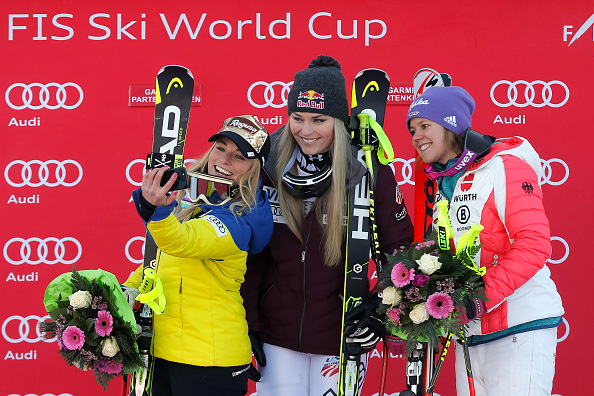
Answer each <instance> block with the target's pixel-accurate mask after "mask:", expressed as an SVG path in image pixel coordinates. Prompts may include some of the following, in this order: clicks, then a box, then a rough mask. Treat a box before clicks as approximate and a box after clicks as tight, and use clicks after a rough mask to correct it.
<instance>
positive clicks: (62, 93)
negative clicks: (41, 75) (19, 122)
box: [4, 82, 84, 110]
mask: <svg viewBox="0 0 594 396" xmlns="http://www.w3.org/2000/svg"><path fill="white" fill-rule="evenodd" d="M68 87H72V89H67V88H68ZM19 88H21V89H22V91H21V95H20V97H19V95H18V91H19ZM54 88H55V89H54ZM13 89H14V90H15V92H16V93H15V94H13V95H12V99H11V95H10V94H11V91H12V90H13ZM67 91H68V93H67ZM77 91H78V93H77ZM34 92H36V93H37V95H34ZM68 95H70V97H71V98H73V99H72V100H70V101H68ZM34 96H36V97H37V98H38V99H39V100H35V99H34ZM75 97H76V99H74V98H75ZM83 97H84V94H83V90H82V88H81V87H80V86H79V85H78V84H76V83H73V82H67V83H64V84H58V83H55V82H51V83H47V84H45V85H44V84H40V83H31V84H29V85H27V84H23V83H14V84H12V85H11V86H10V87H8V89H7V90H6V94H5V95H4V98H5V99H6V104H7V105H8V106H9V107H10V108H11V109H14V110H23V109H31V110H39V109H43V108H46V109H49V110H55V109H59V108H60V107H62V108H64V109H68V110H72V109H75V108H77V107H78V106H79V105H80V104H81V103H82V101H83ZM74 100H76V102H74ZM66 102H69V103H73V104H67V103H66Z"/></svg>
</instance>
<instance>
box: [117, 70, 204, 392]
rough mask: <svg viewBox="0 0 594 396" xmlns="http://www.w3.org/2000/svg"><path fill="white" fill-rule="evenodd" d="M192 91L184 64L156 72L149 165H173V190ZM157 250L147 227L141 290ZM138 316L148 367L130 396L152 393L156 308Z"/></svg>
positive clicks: (148, 284) (147, 285) (146, 287)
mask: <svg viewBox="0 0 594 396" xmlns="http://www.w3.org/2000/svg"><path fill="white" fill-rule="evenodd" d="M193 94H194V77H193V76H192V73H191V72H190V70H188V69H186V68H185V67H183V66H177V65H168V66H164V67H162V68H161V70H159V72H158V73H157V83H156V97H155V121H154V128H153V146H152V151H151V152H150V153H149V154H148V155H147V164H146V168H147V169H155V168H160V167H163V166H168V167H169V168H170V169H169V170H167V171H166V173H165V175H164V176H163V181H162V183H161V185H163V184H165V182H166V180H168V179H169V177H171V175H172V174H173V173H174V172H175V173H177V174H178V179H177V180H176V182H175V184H174V186H173V188H172V190H180V189H183V188H186V187H187V177H186V173H185V168H184V157H183V154H184V147H185V143H186V132H187V128H188V121H189V119H190V106H191V104H192V96H193ZM157 253H158V248H157V245H156V244H155V242H154V241H153V239H152V238H151V236H150V234H149V233H148V231H147V233H146V237H145V244H144V260H143V264H142V267H143V268H142V269H143V274H142V282H141V286H140V291H141V293H146V292H149V291H150V290H151V288H152V286H153V282H152V279H150V275H149V278H147V276H146V275H147V274H151V273H153V274H154V273H155V272H156V270H157V262H158V261H157ZM162 308H164V306H162V307H161V309H162ZM136 316H137V318H136V319H137V323H138V324H139V325H140V326H141V328H142V332H141V335H140V337H139V338H138V348H139V352H140V356H141V358H142V359H143V361H144V363H145V367H144V368H142V369H140V370H138V371H136V372H134V373H132V375H131V380H130V388H129V393H128V394H129V396H151V384H152V370H153V356H152V354H151V350H150V349H151V348H150V346H151V339H152V334H153V332H152V328H153V311H152V310H151V308H150V307H149V305H148V304H142V305H141V307H140V309H139V310H138V311H136Z"/></svg>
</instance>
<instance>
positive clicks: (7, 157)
mask: <svg viewBox="0 0 594 396" xmlns="http://www.w3.org/2000/svg"><path fill="white" fill-rule="evenodd" d="M548 3H550V4H548ZM0 10H1V17H0V20H1V22H0V23H1V28H0V32H1V33H0V42H1V48H2V58H3V62H2V65H1V66H0V70H1V73H0V93H3V94H4V96H3V99H0V109H1V113H0V114H1V115H0V121H1V122H2V126H1V127H0V128H1V130H2V136H3V144H2V145H1V146H0V153H1V156H0V170H2V171H3V176H2V178H0V211H1V217H0V218H1V219H2V229H1V231H0V247H1V248H2V252H3V254H2V256H0V282H1V283H2V285H1V286H2V309H1V311H0V324H1V326H2V327H1V337H0V372H2V373H3V374H2V381H1V382H0V383H1V385H0V389H1V391H0V395H1V396H4V395H72V396H81V395H102V394H104V393H103V392H102V390H101V387H100V386H99V385H98V384H97V383H96V382H95V379H94V377H93V375H92V374H91V373H81V372H80V371H78V370H77V369H75V368H73V367H69V366H67V365H66V364H65V363H64V362H63V361H61V359H60V358H59V357H58V354H57V353H56V352H57V346H56V345H55V343H46V342H43V341H41V340H40V339H39V337H38V334H37V333H36V331H35V326H36V324H37V322H38V321H39V318H43V317H44V316H45V314H46V313H45V311H44V308H43V305H42V297H43V292H44V290H45V286H46V285H47V284H48V283H49V282H50V281H51V280H52V279H53V278H54V277H56V276H57V275H59V274H61V273H63V272H67V271H69V270H70V268H71V265H70V264H71V263H72V262H75V263H76V266H77V268H78V269H94V268H102V269H105V270H108V271H111V272H113V273H115V274H116V275H117V276H118V278H119V279H121V280H123V279H125V278H126V277H127V275H128V274H129V273H130V272H131V271H132V270H133V269H134V268H135V267H136V265H137V264H138V263H139V262H140V260H141V258H142V250H141V249H142V240H143V236H144V229H143V225H142V222H141V221H140V220H139V219H138V218H137V215H136V213H135V211H134V208H133V207H132V205H131V204H130V198H129V197H130V192H131V191H132V190H133V189H134V188H136V186H138V185H139V183H140V180H141V177H142V162H143V160H142V159H143V158H145V155H146V153H147V152H148V151H149V150H150V147H151V134H152V124H153V108H152V107H151V104H150V99H148V100H149V102H144V103H143V102H141V101H142V100H143V99H138V98H137V97H139V96H142V95H139V94H137V93H138V92H140V93H141V94H143V89H142V86H149V87H152V86H153V84H154V79H155V75H156V73H157V71H158V70H159V69H160V68H161V67H162V66H163V65H166V64H180V65H183V66H186V67H188V68H189V69H190V70H191V71H192V73H193V74H194V77H195V79H196V82H197V83H198V84H200V85H201V86H200V87H201V91H197V95H198V96H200V101H198V100H197V102H196V106H194V107H193V108H192V112H191V117H190V123H189V129H188V136H187V137H188V144H187V146H186V154H187V157H188V158H192V157H196V156H199V155H201V154H202V153H203V152H204V151H205V150H206V148H207V145H206V137H207V136H208V135H209V134H212V133H213V132H214V131H216V130H218V128H219V127H220V125H221V123H222V121H223V120H224V119H225V118H226V117H229V116H231V115H239V114H255V115H257V116H258V117H259V118H260V120H261V121H262V122H263V123H264V124H266V126H267V127H268V128H269V130H270V131H274V130H275V129H276V127H277V126H278V125H280V124H282V123H284V122H285V121H286V119H287V114H286V106H285V103H284V100H285V99H286V95H287V93H288V86H289V84H290V83H291V82H292V80H293V75H294V73H295V72H296V71H298V70H300V69H303V68H304V67H306V66H307V65H308V63H309V61H310V60H311V59H313V58H315V57H316V56H317V55H318V54H322V53H323V54H328V55H331V56H334V57H335V58H337V59H338V60H339V61H340V62H341V64H342V67H343V72H344V74H345V76H346V79H347V84H350V81H352V79H353V78H354V76H355V75H356V73H357V72H358V71H359V70H361V69H364V68H369V67H376V68H380V69H383V70H385V71H386V72H387V73H388V74H389V75H390V78H391V80H392V83H393V85H394V90H393V95H394V96H392V97H391V101H392V102H393V103H392V104H390V105H389V106H388V109H387V114H386V121H385V129H386V131H387V132H388V135H389V136H390V137H391V139H392V143H393V145H394V147H395V150H396V156H397V157H398V161H397V162H396V163H395V169H396V178H397V180H398V181H399V182H400V183H401V187H402V189H403V192H404V194H405V199H406V201H407V203H408V207H409V209H410V210H411V211H412V208H413V199H414V191H413V190H414V189H413V183H414V174H413V172H412V168H411V166H410V165H411V161H412V158H413V156H414V152H413V149H412V147H411V145H410V138H409V134H408V132H407V131H406V129H405V116H406V110H407V108H408V106H407V105H405V104H402V103H401V102H402V101H403V100H404V102H406V100H407V99H408V98H407V96H408V93H407V88H406V87H407V86H410V85H411V82H412V78H413V75H414V73H415V72H416V71H417V70H418V69H420V68H421V67H432V68H434V69H436V70H438V71H439V72H447V73H449V74H450V75H451V76H452V77H453V84H454V85H459V86H462V87H464V88H466V89H467V90H469V91H470V93H471V94H472V95H473V96H474V98H475V99H476V103H477V110H476V112H475V115H474V122H473V127H474V128H475V129H477V130H478V131H481V132H485V133H489V134H492V135H495V136H500V137H503V136H511V135H521V136H523V137H526V138H528V139H529V140H530V142H531V143H532V144H533V146H534V147H535V148H536V150H537V151H538V152H539V153H540V155H541V158H542V159H543V166H544V167H545V178H544V180H543V183H544V187H543V190H544V193H545V207H546V209H547V213H548V216H549V219H550V223H551V230H552V236H553V237H552V239H553V244H552V245H553V252H552V257H551V263H550V267H551V271H552V273H553V279H554V280H555V282H556V283H557V286H558V289H559V291H560V293H561V295H562V297H563V303H564V306H565V310H566V314H565V315H564V319H565V320H564V325H563V326H561V327H560V328H559V344H558V349H557V372H556V377H555V384H554V388H553V393H554V394H556V395H563V396H568V395H574V394H577V393H578V392H580V391H582V390H583V388H584V386H586V385H585V384H587V379H588V371H589V364H590V359H589V357H590V356H589V353H592V347H591V344H590V343H589V342H587V340H588V339H589V335H590V333H589V330H590V326H588V322H589V321H590V322H591V319H587V318H588V317H589V316H586V317H584V316H583V312H582V310H583V309H585V308H587V306H586V304H585V303H583V295H584V293H585V290H587V288H588V284H587V282H588V279H589V278H588V276H587V268H588V266H589V258H588V257H589V254H588V253H587V249H588V248H587V245H588V243H587V242H586V240H587V238H588V237H589V233H588V232H587V230H585V229H581V227H579V226H578V224H580V222H583V221H586V220H587V219H588V218H590V219H591V217H589V216H587V213H589V208H588V206H590V205H589V201H588V199H589V198H588V197H590V196H591V195H592V192H593V191H592V188H591V187H589V183H587V176H586V173H587V172H586V170H585V169H584V165H585V163H586V161H585V159H584V158H585V157H583V155H587V154H588V153H589V152H591V147H592V145H593V144H594V141H593V138H592V134H591V133H590V129H591V128H590V125H589V121H590V120H589V117H590V114H591V113H590V111H591V108H592V100H591V97H590V96H589V95H590V93H591V92H592V88H593V84H592V79H591V77H588V75H589V74H591V71H592V66H593V62H594V29H593V27H592V24H593V23H594V14H593V13H594V6H593V5H592V3H591V1H586V0H576V1H572V2H571V4H570V3H568V2H565V3H563V2H544V3H543V2H542V1H539V2H536V1H528V2H518V1H510V0H501V1H498V2H474V3H468V4H464V5H463V6H462V5H459V6H458V5H456V4H450V5H449V6H445V5H444V2H442V1H433V0H427V1H422V2H421V1H419V2H414V3H413V2H410V1H393V2H386V1H382V2H380V1H370V2H366V3H364V4H363V3H361V2H355V1H352V2H351V1H335V0H334V1H330V0H328V1H326V0H318V1H315V2H311V1H307V2H303V1H302V2H292V3H290V4H287V5H285V4H284V3H283V2H278V1H239V0H232V1H225V2H224V4H223V3H222V2H220V1H218V2H217V1H208V2H207V1H202V2H190V1H178V2H175V3H171V2H170V3H164V2H156V1H151V0H147V1H143V2H139V3H137V2H121V1H113V0H104V1H102V2H75V1H66V0H64V1H32V0H23V1H20V2H18V4H17V3H16V2H2V4H1V5H0ZM131 86H132V87H131ZM138 86H141V87H138ZM130 93H132V94H133V97H131V96H130ZM402 95H403V96H404V97H402ZM144 100H147V99H144ZM399 103H400V104H399ZM138 104H146V105H147V106H136V105H138ZM572 153H573V154H572ZM571 155H573V157H571ZM580 180H582V181H583V183H582V182H580ZM580 186H581V187H580ZM582 260H585V261H582ZM571 265H574V266H577V267H574V268H577V270H579V271H583V272H584V274H581V272H579V273H576V274H573V273H572V272H571V271H569V270H570V269H571V268H570V266H571ZM567 271H569V273H568V272H567ZM574 275H576V276H577V278H576V276H574ZM575 279H581V281H580V282H579V283H578V284H576V282H575ZM584 289H585V290H584ZM578 290H582V292H581V293H580V292H578ZM580 295H581V296H582V297H580ZM584 341H585V342H584ZM380 346H381V345H380ZM380 351H381V349H380V350H379V351H378V350H376V351H374V352H373V354H372V356H371V367H370V372H369V375H368V379H367V382H366V385H365V388H364V391H363V395H365V396H372V395H377V392H378V383H379V366H380V361H381V359H380V354H381V352H380ZM452 361H453V358H452V357H451V356H448V358H447V359H446V367H445V369H444V371H442V374H441V375H440V378H439V380H438V384H437V393H438V394H440V395H442V396H451V395H454V394H455V386H454V381H453V369H452V366H453V364H452ZM197 386H199V384H197ZM120 387H121V384H120V383H119V382H117V381H113V382H112V384H111V385H110V386H109V388H108V392H107V393H108V394H110V395H117V394H119V392H120ZM404 387H405V384H404V362H403V360H402V359H398V358H394V359H391V360H390V367H389V380H388V384H387V386H386V392H387V394H390V395H397V394H398V391H399V390H402V389H404ZM250 394H252V395H253V394H255V388H254V387H253V385H250Z"/></svg>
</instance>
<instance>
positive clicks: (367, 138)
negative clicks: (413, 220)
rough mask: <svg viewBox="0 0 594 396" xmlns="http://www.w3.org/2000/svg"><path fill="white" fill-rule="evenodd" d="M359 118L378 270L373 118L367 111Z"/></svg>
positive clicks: (372, 243) (379, 269) (374, 252)
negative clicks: (372, 135)
mask: <svg viewBox="0 0 594 396" xmlns="http://www.w3.org/2000/svg"><path fill="white" fill-rule="evenodd" d="M357 118H359V129H360V130H361V136H362V139H361V140H362V144H363V151H364V152H365V165H367V170H368V171H369V181H368V185H369V227H370V228H371V231H372V232H371V247H372V249H371V254H372V258H373V261H375V265H376V266H377V269H378V272H379V271H381V270H382V267H381V263H380V260H379V258H380V255H381V252H380V247H379V240H378V237H377V224H376V222H375V205H374V203H375V191H374V190H375V188H374V185H375V182H374V173H373V161H372V158H371V150H372V149H373V145H372V144H371V130H370V128H369V122H370V120H371V119H372V118H371V117H369V114H367V113H359V114H357Z"/></svg>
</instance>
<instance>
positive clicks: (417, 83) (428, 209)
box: [413, 67, 452, 241]
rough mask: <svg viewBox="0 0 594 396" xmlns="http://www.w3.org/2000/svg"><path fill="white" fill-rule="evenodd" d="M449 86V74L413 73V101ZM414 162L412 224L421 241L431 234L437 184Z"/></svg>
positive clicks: (421, 164)
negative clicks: (425, 93)
mask: <svg viewBox="0 0 594 396" xmlns="http://www.w3.org/2000/svg"><path fill="white" fill-rule="evenodd" d="M450 85H452V78H451V77H450V75H449V74H446V73H438V72H437V71H435V70H433V69H430V68H428V67H426V68H423V69H420V70H419V71H417V72H416V73H415V76H414V80H413V90H414V99H416V98H417V97H418V96H419V95H421V94H422V93H423V92H425V91H426V90H427V89H429V88H431V87H436V86H438V87H444V86H450ZM415 160H416V161H415V164H416V165H415V203H414V207H415V218H414V220H413V224H414V230H415V240H416V241H423V240H425V238H427V237H428V236H429V235H430V234H431V229H432V225H431V223H432V222H433V204H434V203H435V193H436V192H437V184H436V183H435V182H434V181H433V180H431V179H430V178H429V177H427V174H426V173H425V167H426V166H427V165H426V164H425V163H424V162H423V161H422V160H421V158H420V157H419V155H418V154H415Z"/></svg>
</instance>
